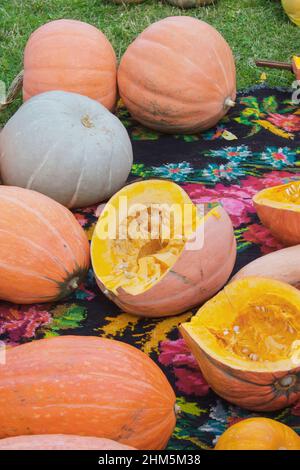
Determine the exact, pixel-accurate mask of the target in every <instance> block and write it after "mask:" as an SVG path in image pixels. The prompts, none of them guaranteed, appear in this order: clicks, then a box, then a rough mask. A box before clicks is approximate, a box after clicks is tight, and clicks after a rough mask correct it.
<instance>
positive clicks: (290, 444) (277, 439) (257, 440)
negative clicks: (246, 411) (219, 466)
mask: <svg viewBox="0 0 300 470" xmlns="http://www.w3.org/2000/svg"><path fill="white" fill-rule="evenodd" d="M215 450H300V437H299V436H298V434H297V433H295V431H293V429H291V428H290V427H289V426H286V425H285V424H282V423H279V422H278V421H275V420H274V419H268V418H249V419H243V420H242V421H239V422H238V423H236V424H234V425H233V426H230V428H228V429H227V430H226V431H225V432H224V433H223V434H222V436H221V437H219V439H218V442H217V445H216V447H215Z"/></svg>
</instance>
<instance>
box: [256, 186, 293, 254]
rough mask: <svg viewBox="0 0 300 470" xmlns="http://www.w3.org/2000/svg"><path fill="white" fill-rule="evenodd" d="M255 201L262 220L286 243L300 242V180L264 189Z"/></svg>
mask: <svg viewBox="0 0 300 470" xmlns="http://www.w3.org/2000/svg"><path fill="white" fill-rule="evenodd" d="M253 202H254V205H255V208H256V210H257V213H258V216H259V218H260V220H261V222H262V223H263V224H264V225H265V226H266V227H268V228H269V230H270V231H271V232H272V233H273V235H274V236H275V237H276V238H278V239H279V240H280V241H282V242H283V243H284V244H286V245H297V244H298V243H300V181H294V182H291V183H288V184H283V185H280V186H275V187H271V188H267V189H264V190H262V191H260V192H259V193H257V194H256V195H255V196H254V198H253Z"/></svg>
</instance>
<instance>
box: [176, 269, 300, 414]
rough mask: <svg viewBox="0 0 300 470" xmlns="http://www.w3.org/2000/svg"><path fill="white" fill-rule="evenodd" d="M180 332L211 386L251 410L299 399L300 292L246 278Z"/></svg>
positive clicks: (253, 278)
mask: <svg viewBox="0 0 300 470" xmlns="http://www.w3.org/2000/svg"><path fill="white" fill-rule="evenodd" d="M180 328H181V333H182V335H183V337H184V339H185V340H186V343H187V345H188V346H189V347H190V349H191V351H192V352H193V354H194V356H195V357H196V359H197V361H198V363H199V366H200V368H201V371H202V373H203V375H204V377H205V379H206V380H207V382H208V383H209V384H210V386H211V387H212V389H213V390H214V391H215V392H216V393H217V394H218V395H220V396H221V397H223V398H224V399H225V400H228V401H229V402H231V403H234V404H236V405H239V406H241V407H242V408H247V409H250V410H256V411H272V410H277V409H281V408H284V407H286V406H289V405H290V404H292V403H294V402H296V401H297V400H299V398H300V341H299V335H300V292H299V291H298V290H297V289H295V288H294V287H292V286H290V285H288V284H285V283H283V282H279V281H275V280H273V279H262V278H255V277H249V278H247V279H240V280H237V281H235V282H233V283H231V284H229V285H228V286H226V287H225V288H224V289H223V290H222V291H221V292H220V293H219V294H217V295H216V296H215V297H214V298H213V299H211V300H210V301H208V302H207V303H206V304H205V305H204V306H203V307H202V308H200V310H199V311H198V313H197V314H196V315H195V316H194V317H193V318H192V320H191V322H190V323H184V324H182V325H181V327H180Z"/></svg>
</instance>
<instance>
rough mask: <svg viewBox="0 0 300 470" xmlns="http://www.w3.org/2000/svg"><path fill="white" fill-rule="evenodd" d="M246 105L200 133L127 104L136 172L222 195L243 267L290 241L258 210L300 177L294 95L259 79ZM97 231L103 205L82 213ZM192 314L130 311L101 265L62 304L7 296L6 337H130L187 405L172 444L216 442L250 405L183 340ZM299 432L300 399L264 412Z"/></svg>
mask: <svg viewBox="0 0 300 470" xmlns="http://www.w3.org/2000/svg"><path fill="white" fill-rule="evenodd" d="M237 102H238V105H237V106H236V108H234V110H233V111H232V112H231V114H230V115H229V116H226V117H225V118H224V119H223V120H222V121H221V122H220V123H219V124H218V126H217V127H215V128H214V129H212V130H210V131H207V132H204V133H202V134H198V135H174V136H167V135H161V134H159V133H157V132H153V131H150V130H148V129H145V128H143V127H141V126H139V125H138V124H137V123H135V122H133V121H132V119H131V118H130V116H129V115H128V113H127V111H126V110H125V109H124V108H122V107H119V116H120V118H121V119H122V121H123V123H124V124H125V126H126V127H127V128H128V131H129V132H130V135H131V139H132V143H133V147H134V155H135V162H134V165H133V168H132V174H131V178H137V177H139V178H149V177H152V178H153V177H154V178H155V177H163V178H168V179H170V180H173V181H175V182H177V183H179V184H181V185H182V186H183V187H184V189H185V190H186V191H187V192H188V194H189V195H190V196H191V198H192V199H193V200H194V201H195V202H199V203H200V202H214V201H216V200H218V201H220V202H221V204H222V205H223V206H224V208H225V209H226V210H227V212H228V213H229V215H230V216H231V219H232V222H233V225H234V229H235V236H236V239H237V246H238V258H237V263H236V266H235V272H236V271H237V270H238V269H239V268H241V267H242V266H243V265H245V264H246V263H248V262H250V261H252V260H253V259H254V258H257V257H258V256H261V255H262V254H265V253H268V252H271V251H273V250H277V249H280V248H281V244H280V243H279V242H278V241H276V240H275V239H274V238H273V237H272V236H271V234H270V233H269V231H268V230H267V229H266V228H264V227H263V226H262V225H261V224H260V223H259V220H258V218H257V216H256V214H255V210H254V208H253V205H252V196H253V195H254V194H255V193H256V192H257V191H259V190H261V189H263V188H265V187H268V186H272V185H278V184H282V183H286V182H288V181H291V180H297V179H299V178H300V175H299V174H298V173H299V171H300V170H299V167H300V109H299V107H296V106H295V105H293V104H292V102H291V93H290V92H288V91H284V90H277V89H276V90H275V89H269V88H266V87H263V86H258V87H256V88H253V89H252V90H247V91H245V92H241V93H239V96H238V99H237ZM75 215H76V217H77V219H78V221H79V223H80V224H81V225H82V226H83V227H84V229H85V230H86V233H87V235H88V237H89V239H90V238H91V236H92V233H93V229H94V225H95V222H96V220H97V217H96V207H89V208H86V209H83V210H77V211H75ZM192 315H193V312H191V311H190V312H186V313H184V314H182V315H179V316H174V317H169V318H164V319H150V320H147V319H143V318H137V317H134V316H132V315H128V314H126V313H123V312H121V311H120V310H119V309H118V308H117V307H116V306H115V305H114V304H113V303H111V302H110V301H109V300H108V299H106V298H105V297H104V296H103V295H102V294H101V293H100V292H99V290H98V288H97V286H96V284H95V281H94V278H93V273H92V270H90V271H89V274H88V277H87V279H86V282H85V284H84V285H82V286H81V287H80V289H78V290H77V291H76V292H75V293H74V295H73V296H72V297H70V298H68V299H67V300H65V301H63V302H60V303H56V304H43V305H32V306H22V305H12V304H9V303H4V302H2V303H0V335H1V336H0V338H1V339H2V340H5V341H6V342H7V343H8V344H10V345H16V344H19V343H22V342H26V341H31V340H34V339H40V338H45V337H51V336H55V335H63V334H64V335H65V334H72V335H99V336H103V337H107V338H114V339H118V340H120V341H125V342H127V343H130V344H132V345H134V346H136V347H138V348H140V349H141V350H143V351H144V352H145V353H146V354H149V355H150V356H151V358H152V359H153V360H154V361H155V362H156V363H157V364H158V365H159V366H160V367H161V368H162V370H163V371H164V373H165V374H166V375H167V376H168V379H169V381H170V382H171V384H172V386H173V387H174V390H175V392H176V395H177V402H178V405H179V406H180V408H181V413H180V416H179V417H178V421H177V426H176V429H175V430H174V433H173V436H172V438H171V440H170V442H169V446H168V448H169V449H197V448H204V449H205V448H209V447H212V446H213V445H214V443H215V441H216V439H217V437H218V436H219V435H220V434H221V433H223V432H224V431H225V429H226V428H227V427H228V426H230V425H232V424H234V423H235V422H237V421H238V420H241V419H244V418H246V417H250V416H253V415H254V414H253V413H250V412H248V411H246V410H242V409H240V408H238V407H236V406H233V405H230V404H229V403H227V402H225V401H224V400H222V399H221V398H219V397H218V396H216V395H215V394H214V393H213V392H212V391H211V390H210V388H209V386H208V384H207V383H206V382H205V380H204V378H203V377H202V375H201V372H200V371H199V368H198V366H197V364H196V362H195V360H194V358H193V356H192V355H191V354H190V352H189V351H188V349H187V347H186V346H185V344H184V341H183V340H182V339H180V338H179V335H178V330H177V327H178V325H179V324H180V323H182V322H183V321H186V320H188V319H189V318H190V317H191V316H192ZM265 415H267V416H269V417H272V418H275V419H277V420H280V421H282V422H283V423H286V424H288V425H289V426H292V427H293V428H294V429H295V430H296V431H298V433H300V403H299V404H296V405H294V406H293V407H292V408H290V409H288V408H287V409H284V410H281V411H279V412H275V413H268V414H265Z"/></svg>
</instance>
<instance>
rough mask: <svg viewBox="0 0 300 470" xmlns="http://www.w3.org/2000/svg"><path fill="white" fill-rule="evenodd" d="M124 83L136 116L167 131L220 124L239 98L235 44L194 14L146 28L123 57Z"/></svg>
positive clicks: (122, 88) (120, 73)
mask: <svg viewBox="0 0 300 470" xmlns="http://www.w3.org/2000/svg"><path fill="white" fill-rule="evenodd" d="M118 83H119V91H120V95H121V97H122V99H123V101H124V103H125V105H126V106H127V108H128V109H129V111H130V113H131V114H132V116H133V117H134V118H135V119H136V120H137V121H139V122H141V123H142V124H144V125H145V126H148V127H150V128H152V129H156V130H159V131H162V132H167V133H178V132H185V133H194V132H198V131H202V130H205V129H208V128H210V127H212V126H214V125H215V124H216V123H217V122H218V121H219V120H220V119H221V118H222V117H223V116H224V115H225V114H226V113H227V111H228V110H229V109H230V107H231V106H233V105H234V100H235V97H236V79H235V65H234V59H233V55H232V52H231V49H230V47H229V46H228V44H227V42H226V41H225V40H224V39H223V37H222V36H221V35H220V34H219V33H218V31H216V30H215V29H214V28H213V27H212V26H210V25H209V24H207V23H205V22H204V21H200V20H198V19H196V18H192V17H188V16H174V17H169V18H165V19H163V20H160V21H158V22H157V23H154V24H152V25H151V26H149V27H148V28H147V29H145V31H143V32H142V33H141V34H140V35H139V36H138V37H137V39H136V40H135V41H134V42H133V43H132V44H131V45H130V46H129V47H128V49H127V51H126V52H125V54H124V56H123V57H122V60H121V63H120V67H119V71H118Z"/></svg>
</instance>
